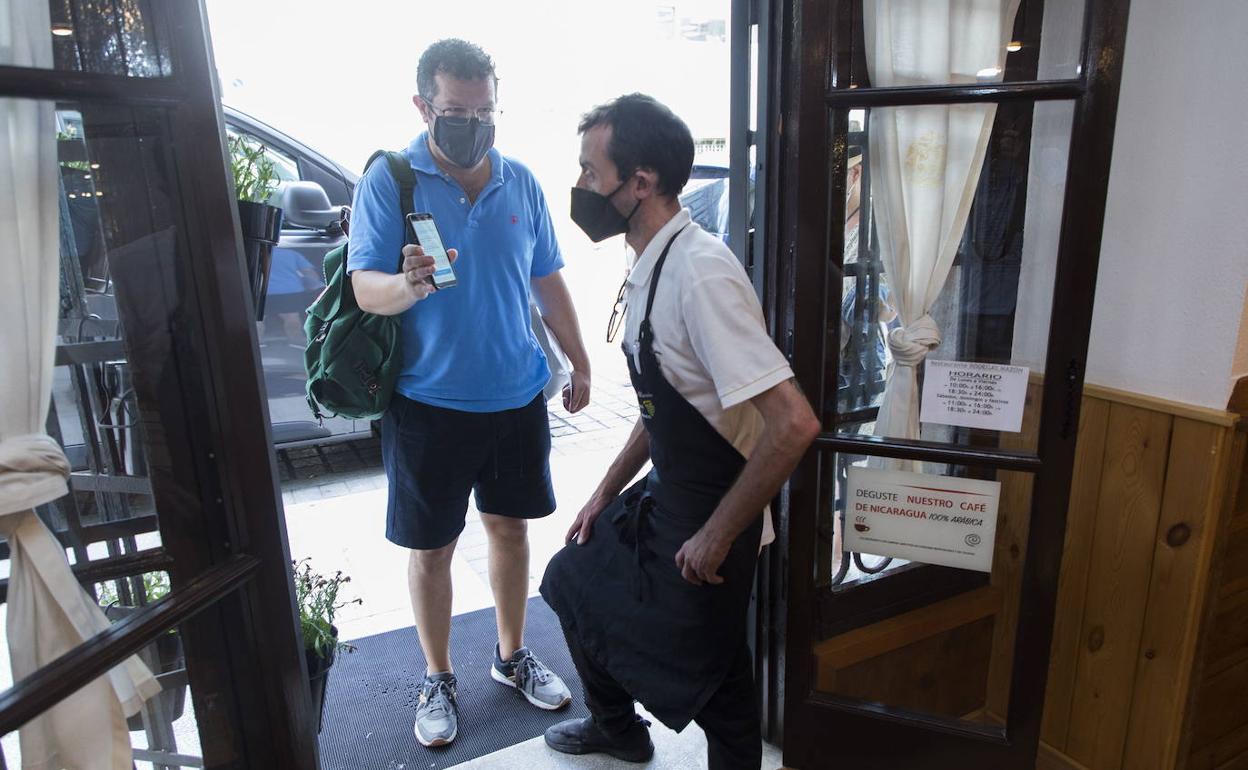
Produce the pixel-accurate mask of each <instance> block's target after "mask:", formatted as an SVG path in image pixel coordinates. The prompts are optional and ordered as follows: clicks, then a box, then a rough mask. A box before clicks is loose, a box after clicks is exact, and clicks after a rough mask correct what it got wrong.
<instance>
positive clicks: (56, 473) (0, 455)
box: [0, 433, 69, 516]
mask: <svg viewBox="0 0 1248 770" xmlns="http://www.w3.org/2000/svg"><path fill="white" fill-rule="evenodd" d="M68 478H69V461H68V460H67V459H65V452H63V451H62V450H61V447H60V445H59V444H57V443H56V441H54V440H53V439H52V437H51V436H48V435H46V434H43V433H31V434H27V435H24V436H13V437H11V438H6V439H4V440H2V441H0V516H4V515H6V514H10V513H16V512H19V511H29V510H31V509H33V508H34V507H35V506H38V505H43V504H44V503H47V502H51V501H52V500H55V499H57V498H58V497H61V496H62V495H64V494H65V493H66V492H68V491H69V487H68V485H67V484H66V479H68Z"/></svg>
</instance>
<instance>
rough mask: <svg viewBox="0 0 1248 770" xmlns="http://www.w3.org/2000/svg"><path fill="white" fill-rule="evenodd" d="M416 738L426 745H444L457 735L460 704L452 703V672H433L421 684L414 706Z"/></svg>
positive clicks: (453, 676) (453, 690) (453, 681)
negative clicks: (418, 696)
mask: <svg viewBox="0 0 1248 770" xmlns="http://www.w3.org/2000/svg"><path fill="white" fill-rule="evenodd" d="M413 730H414V731H415V733H416V740H418V741H420V742H421V744H422V745H425V746H445V745H446V744H448V743H450V742H451V741H453V740H455V736H456V735H458V734H459V704H457V703H456V702H455V675H454V674H433V675H432V676H427V677H425V681H424V682H422V683H421V685H420V703H419V705H417V706H416V724H415V725H414V727H413Z"/></svg>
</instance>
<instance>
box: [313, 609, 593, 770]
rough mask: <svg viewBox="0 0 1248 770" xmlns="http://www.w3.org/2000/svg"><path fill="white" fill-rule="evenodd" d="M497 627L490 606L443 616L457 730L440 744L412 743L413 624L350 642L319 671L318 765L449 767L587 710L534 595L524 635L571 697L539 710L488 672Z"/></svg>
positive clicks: (416, 673) (557, 634)
mask: <svg viewBox="0 0 1248 770" xmlns="http://www.w3.org/2000/svg"><path fill="white" fill-rule="evenodd" d="M497 639H498V630H497V627H496V626H495V625H494V608H493V607H487V608H485V609H482V610H477V611H476V612H469V613H466V614H464V615H459V616H458V617H455V618H453V619H452V620H451V663H452V664H453V665H454V666H455V675H456V677H457V678H458V680H459V686H458V691H459V735H458V737H456V739H455V741H454V742H453V743H452V744H451V745H449V746H442V747H438V748H433V749H429V748H425V747H424V746H421V745H420V744H419V743H418V742H417V741H416V736H415V735H414V734H413V733H412V723H413V722H414V721H415V719H416V697H417V693H416V688H417V687H419V686H420V683H421V681H422V680H423V679H424V675H425V656H424V655H423V654H422V653H421V651H420V643H419V642H418V641H417V638H416V629H415V628H402V629H399V630H397V631H389V632H387V633H384V634H378V635H376V636H369V637H365V638H363V639H358V640H355V641H352V642H351V644H353V645H355V647H356V651H355V652H354V653H350V654H347V653H343V654H341V655H339V656H338V661H337V662H336V663H335V664H334V667H333V669H331V671H330V674H329V689H328V691H327V693H326V696H325V697H326V703H325V720H324V723H323V726H322V729H321V738H320V746H321V767H322V768H323V770H432V769H433V768H443V767H450V766H452V765H457V764H459V763H461V762H467V761H468V760H470V759H476V758H477V757H480V756H484V755H486V754H491V753H493V752H495V751H499V750H500V749H505V748H507V747H508V746H514V745H515V744H517V743H522V742H524V741H527V740H529V739H531V738H536V737H537V736H539V735H541V734H542V733H544V732H545V731H546V728H547V727H550V726H551V725H553V724H556V723H557V722H561V721H563V720H565V719H572V718H573V717H585V716H589V711H588V710H587V709H586V708H585V702H584V698H583V695H582V691H581V680H580V678H579V677H577V675H576V669H575V668H574V667H573V665H572V659H571V657H570V656H569V654H568V648H567V644H566V642H565V641H564V639H563V631H562V629H561V628H560V627H559V619H558V617H556V615H555V613H554V612H553V611H552V610H551V609H550V607H548V606H546V602H544V601H543V600H542V598H541V597H534V598H532V599H530V600H529V608H528V622H527V625H526V627H525V642H526V643H527V644H528V646H529V648H530V649H532V650H533V653H534V654H535V655H537V657H538V658H539V659H541V661H542V662H543V663H545V664H546V665H547V666H549V667H550V668H551V669H552V670H553V671H554V672H555V673H557V674H558V675H559V676H561V677H562V678H563V681H564V682H566V683H567V685H568V689H569V690H571V691H572V704H571V705H570V706H568V707H567V708H565V709H563V710H562V711H553V712H552V711H543V710H541V709H539V708H537V707H535V706H532V705H530V704H529V702H528V701H526V700H525V699H524V697H523V696H522V695H520V693H519V692H517V691H516V690H514V689H512V688H510V687H506V686H504V685H501V684H499V683H498V682H495V681H494V680H492V679H491V678H490V666H491V665H492V663H493V660H494V643H495V642H496V640H497Z"/></svg>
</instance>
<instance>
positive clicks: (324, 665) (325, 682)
mask: <svg viewBox="0 0 1248 770" xmlns="http://www.w3.org/2000/svg"><path fill="white" fill-rule="evenodd" d="M330 627H331V628H333V629H334V639H335V640H337V639H338V627H337V626H330ZM337 655H338V651H337V648H336V647H330V648H329V656H328V657H324V658H322V657H321V656H320V655H317V654H316V652H315V651H314V650H308V649H305V650H304V651H303V656H304V658H305V659H306V660H307V662H308V684H309V685H311V686H312V709H313V711H315V712H316V732H317V733H320V732H321V723H322V722H324V721H325V691H326V689H327V688H328V687H329V670H330V669H331V668H333V665H334V660H335V659H336V658H337Z"/></svg>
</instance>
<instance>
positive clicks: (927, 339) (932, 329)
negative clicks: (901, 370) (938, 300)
mask: <svg viewBox="0 0 1248 770" xmlns="http://www.w3.org/2000/svg"><path fill="white" fill-rule="evenodd" d="M939 346H940V327H939V326H937V325H936V321H934V320H932V317H931V316H930V315H927V314H924V315H923V316H921V317H920V318H918V319H916V320H915V322H914V323H912V324H909V325H908V326H903V327H900V328H897V329H893V330H892V331H890V332H889V333H888V349H889V350H890V351H892V353H893V361H895V362H896V363H897V364H898V365H900V366H918V365H919V364H921V363H922V362H923V359H924V358H927V354H928V353H929V352H931V351H932V350H935V349H936V348H937V347H939Z"/></svg>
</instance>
